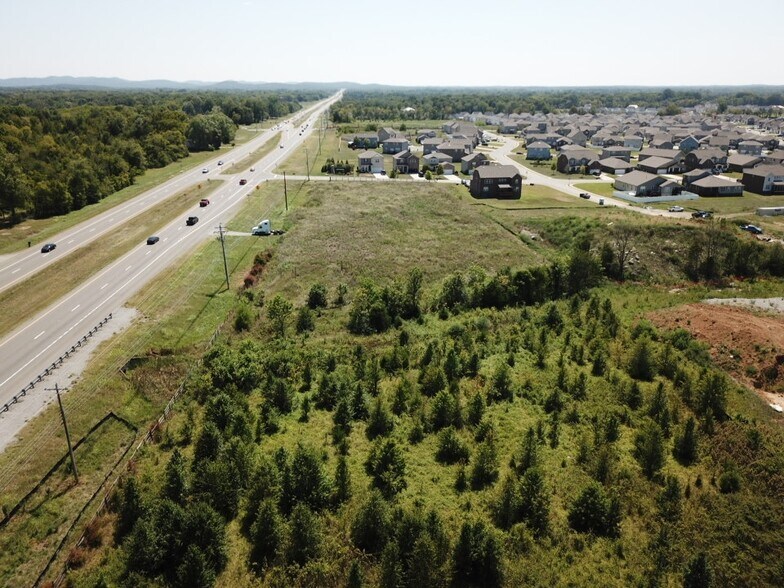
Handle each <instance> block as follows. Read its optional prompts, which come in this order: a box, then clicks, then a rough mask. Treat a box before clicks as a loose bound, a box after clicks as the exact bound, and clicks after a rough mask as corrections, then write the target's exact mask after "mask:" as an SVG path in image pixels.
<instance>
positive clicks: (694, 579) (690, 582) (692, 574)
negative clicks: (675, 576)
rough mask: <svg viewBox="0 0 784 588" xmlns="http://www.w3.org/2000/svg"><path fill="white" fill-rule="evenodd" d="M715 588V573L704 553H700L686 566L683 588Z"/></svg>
mask: <svg viewBox="0 0 784 588" xmlns="http://www.w3.org/2000/svg"><path fill="white" fill-rule="evenodd" d="M711 586H713V571H712V570H711V568H710V565H709V564H708V558H707V556H706V555H705V554H704V553H699V554H698V555H696V556H695V557H694V559H692V560H691V561H690V562H689V565H688V566H686V573H684V575H683V588H710V587H711Z"/></svg>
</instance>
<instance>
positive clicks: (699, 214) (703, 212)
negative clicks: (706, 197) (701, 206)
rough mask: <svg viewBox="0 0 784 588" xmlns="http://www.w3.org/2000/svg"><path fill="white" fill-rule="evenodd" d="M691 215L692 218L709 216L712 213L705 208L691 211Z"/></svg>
mask: <svg viewBox="0 0 784 588" xmlns="http://www.w3.org/2000/svg"><path fill="white" fill-rule="evenodd" d="M691 216H692V218H711V217H712V216H713V213H712V212H708V211H707V210H698V211H696V212H692V213H691Z"/></svg>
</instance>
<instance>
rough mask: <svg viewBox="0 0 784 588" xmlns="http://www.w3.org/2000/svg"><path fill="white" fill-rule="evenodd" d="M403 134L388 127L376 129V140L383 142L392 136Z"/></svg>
mask: <svg viewBox="0 0 784 588" xmlns="http://www.w3.org/2000/svg"><path fill="white" fill-rule="evenodd" d="M404 136H405V134H404V133H402V132H400V131H396V130H395V129H392V128H390V127H384V128H381V129H378V142H379V143H383V142H384V141H387V140H388V139H391V138H392V137H404Z"/></svg>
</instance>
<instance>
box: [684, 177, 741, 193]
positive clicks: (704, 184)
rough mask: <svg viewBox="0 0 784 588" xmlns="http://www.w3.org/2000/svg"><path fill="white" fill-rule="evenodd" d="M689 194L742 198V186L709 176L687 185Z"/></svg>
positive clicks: (731, 181)
mask: <svg viewBox="0 0 784 588" xmlns="http://www.w3.org/2000/svg"><path fill="white" fill-rule="evenodd" d="M689 192H694V193H695V194H699V195H700V196H742V195H743V184H741V183H740V182H736V181H735V180H725V179H724V178H718V177H716V176H713V175H709V176H705V177H704V178H700V179H699V180H695V181H693V182H692V183H691V184H689Z"/></svg>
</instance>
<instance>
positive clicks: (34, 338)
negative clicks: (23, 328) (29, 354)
mask: <svg viewBox="0 0 784 588" xmlns="http://www.w3.org/2000/svg"><path fill="white" fill-rule="evenodd" d="M44 333H46V331H41V332H40V333H38V334H37V335H36V336H35V337H33V340H36V339H38V337H40V336H41V335H43V334H44Z"/></svg>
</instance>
